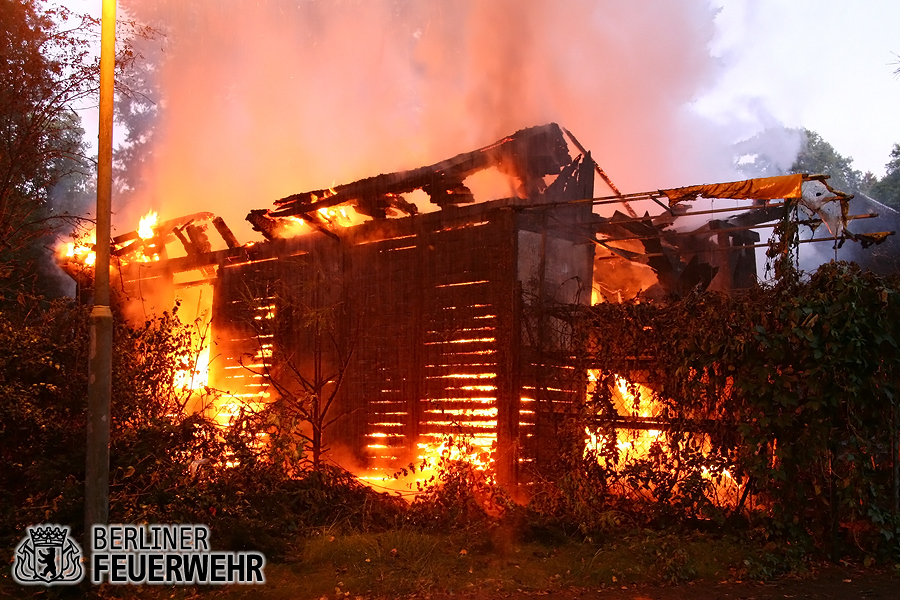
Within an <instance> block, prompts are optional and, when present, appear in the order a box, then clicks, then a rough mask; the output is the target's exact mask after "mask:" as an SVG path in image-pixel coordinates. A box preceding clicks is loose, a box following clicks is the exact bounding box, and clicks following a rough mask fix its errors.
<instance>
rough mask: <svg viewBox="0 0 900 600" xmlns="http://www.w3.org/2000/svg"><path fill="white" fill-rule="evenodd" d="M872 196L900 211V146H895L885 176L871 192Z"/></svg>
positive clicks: (886, 166)
mask: <svg viewBox="0 0 900 600" xmlns="http://www.w3.org/2000/svg"><path fill="white" fill-rule="evenodd" d="M869 193H870V195H871V196H872V197H873V198H875V199H876V200H879V201H880V202H884V203H885V204H887V205H888V206H893V207H894V208H897V209H900V144H894V149H893V150H891V160H890V161H889V162H888V163H887V164H886V165H885V175H884V177H883V178H882V179H881V180H880V181H878V182H877V183H876V184H874V185H873V186H872V188H871V189H870V190H869Z"/></svg>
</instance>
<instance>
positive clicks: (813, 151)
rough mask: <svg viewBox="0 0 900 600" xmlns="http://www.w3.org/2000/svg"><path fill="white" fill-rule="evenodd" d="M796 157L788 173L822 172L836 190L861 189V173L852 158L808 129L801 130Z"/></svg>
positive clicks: (853, 192) (853, 190) (854, 191)
mask: <svg viewBox="0 0 900 600" xmlns="http://www.w3.org/2000/svg"><path fill="white" fill-rule="evenodd" d="M802 140H803V141H802V143H801V145H800V151H799V152H798V153H797V158H796V159H795V160H794V163H793V164H792V165H791V167H790V169H788V172H790V173H824V174H826V175H829V176H830V177H831V178H830V179H829V181H828V183H829V185H831V186H832V187H834V188H835V189H838V190H842V191H845V192H848V193H851V194H855V193H857V192H859V191H861V189H862V183H863V175H862V173H860V172H859V171H857V170H856V169H854V168H853V159H852V158H850V157H848V156H843V155H841V154H840V153H838V152H837V150H835V149H834V146H832V145H831V144H829V143H828V142H826V141H825V140H824V139H822V136H821V135H819V134H818V133H816V132H815V131H810V130H809V129H804V130H803V138H802Z"/></svg>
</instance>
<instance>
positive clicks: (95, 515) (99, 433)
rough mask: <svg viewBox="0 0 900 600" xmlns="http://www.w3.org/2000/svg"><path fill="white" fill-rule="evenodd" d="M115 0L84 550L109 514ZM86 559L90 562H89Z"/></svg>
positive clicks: (100, 195) (100, 185)
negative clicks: (110, 278)
mask: <svg viewBox="0 0 900 600" xmlns="http://www.w3.org/2000/svg"><path fill="white" fill-rule="evenodd" d="M115 52H116V0H103V15H102V19H101V29H100V136H99V146H98V161H97V243H96V245H95V247H94V252H95V253H96V256H97V260H96V263H95V264H94V307H93V309H92V310H91V343H90V355H89V363H88V406H87V459H86V465H85V467H86V472H85V481H84V528H85V531H84V541H85V544H84V550H85V552H86V553H87V554H88V555H89V554H90V537H91V527H92V526H93V525H95V524H98V525H99V524H105V523H106V522H107V519H108V518H109V399H110V395H111V393H112V329H113V318H112V312H111V311H110V309H109V237H110V220H111V208H112V127H113V84H114V69H115ZM88 564H90V563H89V562H88Z"/></svg>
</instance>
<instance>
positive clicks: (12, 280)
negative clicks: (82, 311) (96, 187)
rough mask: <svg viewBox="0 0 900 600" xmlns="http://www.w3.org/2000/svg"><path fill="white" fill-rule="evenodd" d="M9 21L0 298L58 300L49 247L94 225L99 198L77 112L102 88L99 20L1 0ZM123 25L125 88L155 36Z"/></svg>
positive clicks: (3, 66) (2, 45) (2, 64)
mask: <svg viewBox="0 0 900 600" xmlns="http://www.w3.org/2000/svg"><path fill="white" fill-rule="evenodd" d="M0 22H2V23H3V30H2V32H0V240H2V243H0V299H2V298H7V299H8V298H10V297H16V296H18V295H19V294H20V293H22V292H36V293H49V294H55V293H56V294H58V293H59V292H60V291H61V290H60V289H59V288H57V287H56V286H53V285H52V282H54V281H56V280H58V278H53V277H46V276H41V275H45V274H46V272H47V271H48V270H49V269H52V265H53V260H52V252H51V251H50V248H49V246H50V243H51V242H52V239H53V235H54V234H55V233H57V232H58V231H59V229H60V228H61V227H63V226H66V225H71V224H72V223H80V222H82V221H85V220H86V219H84V218H83V217H82V216H79V215H84V214H85V212H86V210H87V208H88V207H89V206H90V201H91V199H92V198H93V193H92V190H93V174H94V164H93V161H92V160H90V159H89V158H88V157H87V156H86V155H85V152H86V151H87V145H86V144H85V143H84V139H83V138H84V130H83V129H82V127H81V119H80V117H79V116H78V113H77V112H76V108H78V107H79V106H83V105H85V104H87V103H88V102H89V101H90V100H91V99H93V98H95V96H96V94H97V91H98V88H99V56H97V52H96V48H95V44H94V41H95V40H94V38H95V37H96V34H97V32H98V31H99V21H98V20H97V19H95V18H92V17H90V16H88V15H80V14H76V13H74V12H72V11H70V10H69V9H67V8H64V7H47V6H46V5H45V4H44V3H43V2H42V1H41V0H0ZM119 25H120V29H121V32H120V35H119V37H120V40H122V43H121V44H119V52H118V55H117V57H116V68H117V70H118V71H119V75H118V78H120V79H121V73H122V72H124V71H125V70H127V69H129V68H130V67H131V66H132V65H133V64H134V62H135V60H136V59H137V58H138V57H139V55H138V54H137V53H135V52H134V50H133V40H135V39H138V38H145V37H147V36H149V35H151V34H152V31H151V30H149V29H148V28H146V27H141V26H138V25H135V24H134V23H132V22H128V21H125V22H120V23H119ZM119 89H120V90H123V88H122V86H120V87H119ZM124 91H126V93H127V89H124Z"/></svg>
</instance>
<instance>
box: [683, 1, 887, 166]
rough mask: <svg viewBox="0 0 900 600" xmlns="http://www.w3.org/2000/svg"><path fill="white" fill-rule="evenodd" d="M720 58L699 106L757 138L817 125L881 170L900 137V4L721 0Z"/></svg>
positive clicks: (716, 50)
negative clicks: (776, 129) (770, 130)
mask: <svg viewBox="0 0 900 600" xmlns="http://www.w3.org/2000/svg"><path fill="white" fill-rule="evenodd" d="M714 5H715V6H717V7H718V8H719V10H720V12H719V14H718V15H717V17H716V19H715V23H716V34H715V37H714V39H713V40H712V43H711V45H710V52H711V54H712V55H713V56H715V57H717V58H718V60H720V61H721V73H720V75H719V76H718V78H717V80H716V82H715V84H714V85H713V86H712V88H711V89H709V90H707V91H705V93H703V94H702V95H701V96H700V97H699V98H698V99H697V101H696V103H695V106H696V109H697V110H698V111H699V112H700V113H702V114H705V115H707V116H709V117H710V118H712V119H714V120H715V121H716V122H717V123H720V124H721V125H722V126H723V127H727V128H731V129H733V130H734V135H735V136H736V137H750V135H752V134H753V133H755V132H756V131H758V130H760V129H762V128H765V127H768V126H771V125H773V124H774V125H778V124H781V125H784V126H787V127H806V128H807V129H811V130H813V131H816V132H818V133H819V134H820V135H821V136H822V137H823V138H824V139H825V140H827V141H828V142H830V143H831V144H832V145H833V146H834V147H835V149H836V150H837V151H838V152H839V153H841V154H842V155H844V156H849V157H852V158H853V160H854V167H855V168H856V169H858V170H860V171H863V172H865V171H872V172H873V173H874V174H875V175H877V176H879V177H881V176H883V175H884V165H885V163H886V162H887V161H888V155H889V154H890V151H891V148H892V147H893V144H894V143H900V78H898V76H897V75H895V74H894V71H896V70H897V69H898V68H900V36H898V35H897V32H898V27H900V2H898V1H897V0H858V1H856V2H849V1H846V0H715V2H714Z"/></svg>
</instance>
